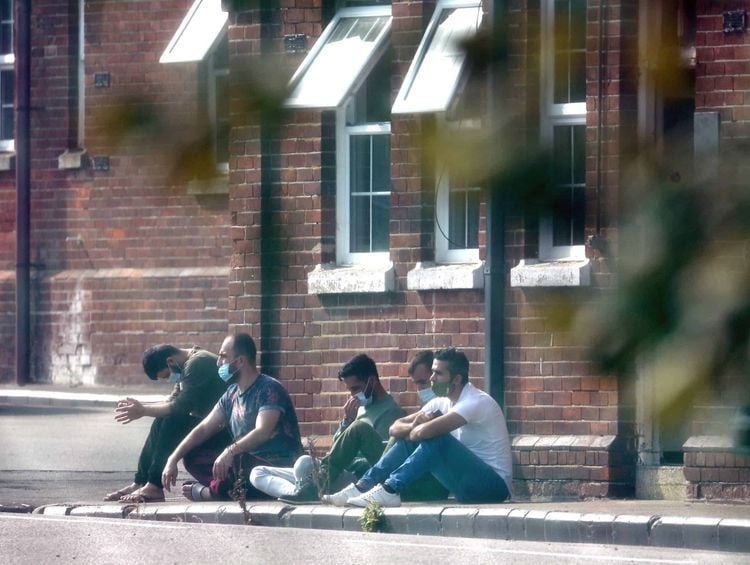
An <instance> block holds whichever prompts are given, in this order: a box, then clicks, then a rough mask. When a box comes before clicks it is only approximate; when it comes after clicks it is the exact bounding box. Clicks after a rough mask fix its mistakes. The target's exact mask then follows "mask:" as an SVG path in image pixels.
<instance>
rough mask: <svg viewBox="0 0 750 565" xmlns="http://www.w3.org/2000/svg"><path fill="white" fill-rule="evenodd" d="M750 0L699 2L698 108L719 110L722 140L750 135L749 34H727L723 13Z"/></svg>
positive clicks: (749, 5) (747, 6) (744, 6)
mask: <svg viewBox="0 0 750 565" xmlns="http://www.w3.org/2000/svg"><path fill="white" fill-rule="evenodd" d="M741 9H744V10H745V11H748V10H750V2H747V1H744V2H742V1H740V2H697V3H696V12H697V13H696V15H697V30H696V37H695V47H696V53H695V58H696V70H695V72H696V79H695V107H696V111H698V112H700V111H702V110H709V111H718V112H719V113H720V115H721V129H720V131H721V136H722V139H723V140H743V139H747V138H748V137H749V136H750V77H749V76H748V75H750V34H748V32H747V31H744V32H734V33H724V32H723V13H724V12H725V11H728V10H741Z"/></svg>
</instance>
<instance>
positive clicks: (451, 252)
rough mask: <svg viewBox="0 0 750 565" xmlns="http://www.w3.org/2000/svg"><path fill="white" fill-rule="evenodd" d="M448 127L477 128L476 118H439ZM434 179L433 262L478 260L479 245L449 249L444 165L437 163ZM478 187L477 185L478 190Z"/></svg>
mask: <svg viewBox="0 0 750 565" xmlns="http://www.w3.org/2000/svg"><path fill="white" fill-rule="evenodd" d="M440 121H441V124H442V126H443V127H445V128H448V129H459V128H464V127H467V128H474V129H477V128H479V122H478V121H476V120H462V121H459V122H456V123H451V122H448V121H446V120H440ZM436 174H437V176H436V177H435V178H436V181H435V191H436V192H435V262H436V263H438V264H451V263H476V262H478V261H479V247H467V248H463V249H451V248H450V242H449V240H448V237H447V234H449V233H450V193H451V181H450V172H449V171H448V168H447V167H446V166H445V165H442V164H438V166H437V173H436ZM479 188H480V187H477V190H479Z"/></svg>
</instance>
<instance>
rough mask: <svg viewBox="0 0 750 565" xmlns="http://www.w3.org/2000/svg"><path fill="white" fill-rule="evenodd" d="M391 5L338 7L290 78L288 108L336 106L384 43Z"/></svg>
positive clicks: (368, 69) (378, 54)
mask: <svg viewBox="0 0 750 565" xmlns="http://www.w3.org/2000/svg"><path fill="white" fill-rule="evenodd" d="M390 29H391V7H390V6H368V7H364V8H345V9H343V10H339V12H338V13H337V14H336V16H335V17H334V18H333V20H332V21H331V23H330V24H328V26H327V27H326V29H325V31H323V35H321V36H320V39H318V41H317V42H316V43H315V45H314V46H313V48H312V49H311V50H310V52H309V53H308V54H307V56H306V57H305V59H304V60H303V61H302V64H301V65H300V66H299V68H298V69H297V72H295V73H294V76H293V77H292V80H291V81H290V86H291V95H290V96H289V97H288V98H287V100H286V102H285V105H286V106H287V107H289V108H310V109H312V108H315V109H333V108H336V107H338V106H339V105H340V104H341V103H342V102H343V101H344V99H345V98H346V97H347V95H348V94H350V93H351V92H352V91H353V90H354V89H355V88H356V86H358V85H359V84H360V83H361V81H362V79H363V78H364V77H366V76H367V73H369V71H370V70H371V69H372V67H373V66H374V65H375V63H377V60H378V58H379V56H380V55H381V54H382V53H383V51H384V50H385V48H386V47H387V39H388V34H389V32H390Z"/></svg>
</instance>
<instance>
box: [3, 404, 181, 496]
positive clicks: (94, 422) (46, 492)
mask: <svg viewBox="0 0 750 565" xmlns="http://www.w3.org/2000/svg"><path fill="white" fill-rule="evenodd" d="M151 422H152V420H151V418H142V419H141V420H137V421H135V422H132V423H130V424H127V425H122V424H118V423H117V422H115V420H114V407H112V409H111V410H106V409H82V408H75V409H69V408H52V407H47V408H36V407H34V408H32V407H24V406H3V405H0V505H9V504H28V505H31V506H41V505H43V504H53V503H65V502H93V501H98V500H101V498H102V496H103V495H104V494H105V493H106V492H110V491H113V490H115V489H117V488H120V487H122V486H124V485H126V484H129V483H130V482H132V480H133V473H134V471H135V465H136V461H137V458H138V454H139V452H140V449H141V446H142V445H143V441H144V440H145V438H146V435H147V434H148V430H149V427H150V425H151ZM182 475H183V476H186V475H185V473H184V472H183V473H182ZM177 498H178V497H175V499H177Z"/></svg>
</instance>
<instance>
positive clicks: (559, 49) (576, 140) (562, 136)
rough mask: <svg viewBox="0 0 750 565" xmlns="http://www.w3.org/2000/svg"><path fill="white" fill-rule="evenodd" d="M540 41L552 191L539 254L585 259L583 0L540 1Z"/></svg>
mask: <svg viewBox="0 0 750 565" xmlns="http://www.w3.org/2000/svg"><path fill="white" fill-rule="evenodd" d="M541 45H542V81H541V82H542V96H541V99H542V108H541V134H542V140H543V142H544V143H545V144H546V145H547V146H548V147H549V149H550V151H551V154H552V167H553V171H552V174H553V179H554V189H555V191H556V192H555V198H554V206H553V210H552V213H551V214H550V215H547V216H545V217H542V218H541V219H540V224H539V258H540V260H543V261H544V260H559V259H585V256H586V252H585V242H584V227H585V212H586V199H585V194H586V0H545V1H544V3H543V6H542V37H541Z"/></svg>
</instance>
